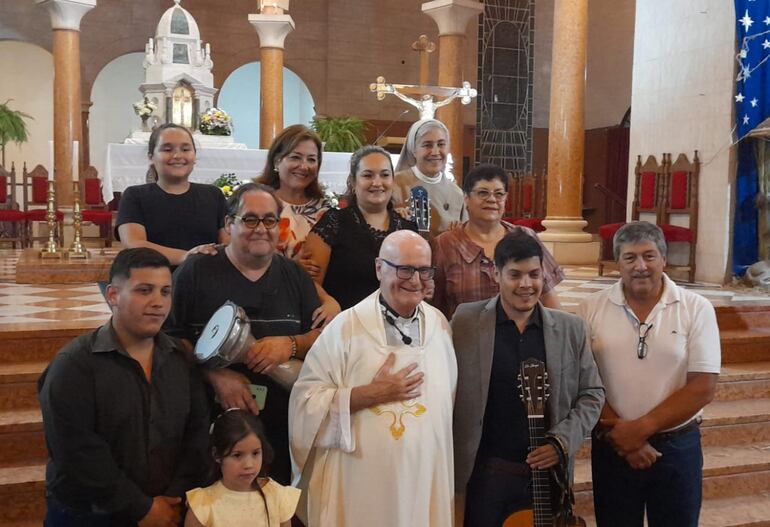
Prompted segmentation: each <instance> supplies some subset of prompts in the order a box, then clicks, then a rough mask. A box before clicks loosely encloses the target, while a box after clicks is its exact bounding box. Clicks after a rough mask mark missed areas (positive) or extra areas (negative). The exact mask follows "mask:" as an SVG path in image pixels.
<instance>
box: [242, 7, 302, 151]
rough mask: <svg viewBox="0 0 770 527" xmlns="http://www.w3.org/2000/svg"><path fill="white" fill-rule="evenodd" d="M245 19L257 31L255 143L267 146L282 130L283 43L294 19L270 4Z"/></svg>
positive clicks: (262, 146) (291, 28) (292, 25)
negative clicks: (257, 71)
mask: <svg viewBox="0 0 770 527" xmlns="http://www.w3.org/2000/svg"><path fill="white" fill-rule="evenodd" d="M249 23H250V24H251V25H252V26H254V29H256V30H257V34H258V35H259V64H260V70H261V78H260V85H259V88H260V102H259V147H260V148H264V149H268V148H270V144H271V143H272V141H273V138H274V137H275V136H276V135H278V133H279V132H280V131H281V130H283V43H284V40H285V39H286V36H287V35H288V34H289V33H291V31H292V30H293V29H294V20H292V18H291V16H290V15H286V14H283V11H282V10H280V9H275V8H271V9H264V10H263V11H262V13H261V14H258V15H249Z"/></svg>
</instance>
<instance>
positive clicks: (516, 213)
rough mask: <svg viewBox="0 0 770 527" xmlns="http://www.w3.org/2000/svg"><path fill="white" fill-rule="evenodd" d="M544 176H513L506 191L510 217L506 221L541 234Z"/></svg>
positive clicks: (543, 208) (524, 174) (543, 206)
mask: <svg viewBox="0 0 770 527" xmlns="http://www.w3.org/2000/svg"><path fill="white" fill-rule="evenodd" d="M545 188H546V182H545V174H543V175H542V176H541V177H538V176H537V175H535V174H531V173H530V174H526V173H521V174H514V175H513V177H512V178H511V184H510V186H509V189H508V193H509V200H511V215H510V217H509V218H506V221H508V222H509V223H513V224H514V225H521V226H523V227H529V228H530V229H532V230H534V231H535V232H543V231H544V230H545V227H543V219H544V212H545Z"/></svg>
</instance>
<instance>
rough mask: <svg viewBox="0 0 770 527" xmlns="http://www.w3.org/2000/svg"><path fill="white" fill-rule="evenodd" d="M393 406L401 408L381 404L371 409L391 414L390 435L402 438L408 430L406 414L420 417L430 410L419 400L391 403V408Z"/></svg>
mask: <svg viewBox="0 0 770 527" xmlns="http://www.w3.org/2000/svg"><path fill="white" fill-rule="evenodd" d="M393 406H401V408H396V409H387V410H385V409H383V408H381V407H379V406H374V407H372V408H371V411H372V412H374V413H375V414H376V415H388V416H390V418H391V422H390V435H392V436H393V439H401V437H402V436H403V435H404V432H405V431H406V425H404V416H405V415H412V416H414V417H420V416H421V415H422V414H424V413H425V412H427V411H428V409H427V408H425V405H424V404H422V403H420V402H418V401H414V402H410V401H401V402H398V403H395V404H394V405H391V408H392V407H393Z"/></svg>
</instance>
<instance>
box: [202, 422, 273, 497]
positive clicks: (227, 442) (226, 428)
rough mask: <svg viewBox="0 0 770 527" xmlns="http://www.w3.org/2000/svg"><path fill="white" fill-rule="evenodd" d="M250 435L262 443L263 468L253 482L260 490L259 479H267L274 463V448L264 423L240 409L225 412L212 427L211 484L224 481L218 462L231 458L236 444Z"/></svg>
mask: <svg viewBox="0 0 770 527" xmlns="http://www.w3.org/2000/svg"><path fill="white" fill-rule="evenodd" d="M249 434H254V435H256V436H257V438H258V439H259V442H260V443H262V467H261V468H260V469H259V474H258V475H257V477H256V478H254V481H253V482H252V486H253V487H254V488H255V489H260V485H259V478H265V477H267V474H268V468H269V466H270V463H271V462H272V461H273V447H271V446H270V443H269V442H268V440H267V436H266V435H265V429H264V427H263V426H262V421H260V420H259V418H258V417H257V416H256V415H253V414H252V413H250V412H248V411H246V410H241V409H240V408H230V409H229V410H226V411H224V412H223V413H221V414H219V417H217V418H216V419H215V420H214V423H213V424H212V425H211V437H210V444H211V453H212V455H213V456H214V461H215V463H212V466H211V471H212V475H211V476H212V477H211V483H214V482H215V481H218V480H220V479H222V468H221V466H220V464H219V463H217V461H221V460H222V459H224V458H225V457H227V456H229V455H230V453H231V452H232V451H233V448H235V444H236V443H238V441H240V440H242V439H243V438H245V437H246V436H248V435H249Z"/></svg>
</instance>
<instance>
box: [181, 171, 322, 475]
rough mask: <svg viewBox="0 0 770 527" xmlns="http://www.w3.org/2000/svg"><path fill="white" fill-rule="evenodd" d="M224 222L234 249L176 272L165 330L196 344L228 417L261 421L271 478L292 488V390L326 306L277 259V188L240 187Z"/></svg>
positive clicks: (304, 278) (291, 266)
mask: <svg viewBox="0 0 770 527" xmlns="http://www.w3.org/2000/svg"><path fill="white" fill-rule="evenodd" d="M226 212H227V217H226V219H225V230H226V231H227V232H228V234H229V235H230V244H229V245H228V246H227V247H226V248H225V249H224V250H223V251H218V253H217V254H216V255H195V257H193V258H189V259H188V260H186V261H185V263H184V264H183V265H182V266H181V267H179V269H177V271H176V272H175V273H174V300H173V308H172V312H171V316H170V317H169V322H168V324H167V326H168V329H169V332H170V333H171V334H174V335H175V336H180V337H183V338H185V339H187V340H189V341H190V342H197V344H196V350H195V355H196V358H197V359H198V360H199V361H201V362H205V365H206V366H207V368H206V374H205V378H206V379H207V380H208V383H209V384H210V385H211V387H212V388H213V390H214V393H215V396H216V399H217V400H218V402H219V404H220V405H221V406H222V407H223V408H235V407H238V408H246V409H249V410H250V411H252V412H253V413H259V414H260V417H261V419H262V421H263V422H264V423H265V428H266V431H267V435H268V438H269V440H270V443H271V444H272V445H273V447H274V449H275V459H274V461H273V465H272V468H271V475H272V477H273V478H274V479H275V480H276V481H278V482H279V483H281V484H288V483H289V481H290V474H291V468H290V461H289V448H288V430H287V426H288V423H287V412H288V400H289V388H290V385H291V382H292V381H293V378H294V377H295V376H296V374H297V373H298V370H299V367H298V366H299V365H300V364H301V363H300V362H299V361H298V360H297V359H301V358H303V357H304V356H305V353H307V350H309V349H310V347H311V346H312V344H313V342H315V339H316V337H318V334H319V332H320V330H318V329H313V328H312V324H313V322H312V321H313V312H314V311H315V310H316V309H317V308H318V307H319V306H320V301H319V299H318V295H317V293H316V290H315V286H314V285H313V281H312V280H311V279H310V276H309V275H308V274H307V273H306V272H305V271H304V269H302V267H300V266H299V265H298V264H296V263H294V262H293V261H291V260H289V259H287V258H284V257H283V256H281V255H280V254H277V253H276V252H275V248H276V244H277V241H278V222H279V219H280V214H281V203H280V201H279V200H278V199H277V198H276V197H275V195H274V193H273V190H272V189H271V188H269V187H265V186H264V185H260V184H255V183H248V184H245V185H242V186H241V187H239V188H238V189H237V190H236V191H235V192H234V193H233V195H232V196H231V197H230V198H229V199H228V202H227V210H226ZM226 302H229V303H228V304H227V305H225V304H226ZM223 366H227V367H226V368H224V367H223ZM292 374H293V375H292Z"/></svg>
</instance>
